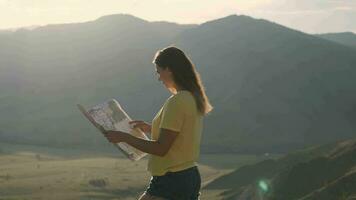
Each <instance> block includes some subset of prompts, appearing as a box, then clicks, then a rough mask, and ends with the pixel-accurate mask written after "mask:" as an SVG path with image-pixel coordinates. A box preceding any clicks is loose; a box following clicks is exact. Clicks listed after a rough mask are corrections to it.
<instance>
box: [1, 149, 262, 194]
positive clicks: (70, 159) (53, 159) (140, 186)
mask: <svg viewBox="0 0 356 200" xmlns="http://www.w3.org/2000/svg"><path fill="white" fill-rule="evenodd" d="M4 147H6V148H4ZM10 147H11V145H10V146H6V145H2V149H6V150H7V151H6V152H5V153H3V154H0V200H3V199H6V200H8V199H9V200H12V199H13V200H17V199H21V200H27V199H31V200H32V199H39V200H40V199H54V200H56V199H63V200H71V199H81V200H89V199H90V200H96V199H103V200H106V199H123V200H135V199H137V198H138V196H139V195H140V194H141V193H142V192H143V191H144V190H145V189H146V187H147V184H148V182H149V180H150V175H149V173H148V172H147V171H146V165H147V159H146V158H145V159H142V160H140V161H138V162H132V161H130V160H128V159H126V158H124V157H122V156H110V155H90V154H88V152H86V153H83V154H80V153H78V152H74V153H73V154H71V153H70V152H72V151H68V150H67V152H66V151H65V150H63V151H60V152H58V151H59V150H53V149H48V148H43V149H41V148H39V147H35V148H32V150H33V151H31V147H26V148H24V147H21V146H20V147H19V146H16V147H14V148H13V150H9V149H10ZM24 150H25V151H24ZM48 152H51V154H49V153H48ZM116 153H118V154H121V153H120V152H118V151H117V152H116ZM66 155H67V156H66ZM68 155H75V156H68ZM260 159H262V158H261V157H256V156H248V155H233V154H211V155H201V159H200V161H199V169H200V172H201V176H202V185H205V184H207V183H209V182H210V181H211V180H213V179H215V178H217V177H219V176H221V175H223V174H226V173H228V172H231V171H232V170H233V169H235V168H236V167H238V166H241V165H243V164H244V163H252V162H256V161H257V160H260ZM95 180H99V181H102V182H105V184H106V185H104V186H93V185H92V184H90V182H93V181H95ZM223 191H224V190H202V191H201V192H202V197H201V199H204V200H205V199H207V200H209V199H211V200H213V199H214V200H219V199H221V197H219V194H220V193H221V192H223Z"/></svg>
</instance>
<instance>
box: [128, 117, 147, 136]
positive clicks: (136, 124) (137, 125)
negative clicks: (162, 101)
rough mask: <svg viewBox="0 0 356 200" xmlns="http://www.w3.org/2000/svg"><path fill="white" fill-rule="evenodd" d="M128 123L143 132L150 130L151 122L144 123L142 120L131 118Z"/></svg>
mask: <svg viewBox="0 0 356 200" xmlns="http://www.w3.org/2000/svg"><path fill="white" fill-rule="evenodd" d="M129 124H130V125H131V124H132V125H133V128H139V129H141V130H142V131H143V132H145V133H150V132H151V124H149V123H146V122H144V121H142V120H133V121H130V122H129Z"/></svg>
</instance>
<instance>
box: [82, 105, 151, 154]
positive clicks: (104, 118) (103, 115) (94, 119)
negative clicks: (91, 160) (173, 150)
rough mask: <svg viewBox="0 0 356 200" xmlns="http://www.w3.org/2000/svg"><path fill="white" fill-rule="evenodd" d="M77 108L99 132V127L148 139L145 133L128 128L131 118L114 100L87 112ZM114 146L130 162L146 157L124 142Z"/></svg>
mask: <svg viewBox="0 0 356 200" xmlns="http://www.w3.org/2000/svg"><path fill="white" fill-rule="evenodd" d="M78 108H79V110H80V111H81V112H82V113H83V114H84V116H85V117H86V118H87V119H88V120H89V121H90V122H91V123H92V124H93V125H94V126H95V127H97V128H98V129H99V130H100V126H101V127H102V128H104V129H105V130H112V131H122V132H125V133H129V134H131V135H133V136H135V137H139V138H142V139H148V137H147V136H146V135H145V133H144V132H142V131H141V130H140V129H138V128H132V127H131V126H130V124H129V121H131V118H130V117H129V116H128V115H127V114H126V112H125V111H124V110H123V109H122V107H121V106H120V104H119V103H118V102H117V101H116V100H115V99H111V100H109V101H106V102H104V103H100V104H98V105H95V106H93V107H92V108H90V109H88V110H87V109H85V108H84V106H82V105H80V104H78ZM114 145H115V146H116V147H117V148H118V149H119V150H120V151H121V152H122V153H124V154H125V155H126V156H127V157H128V158H129V159H130V160H132V161H137V160H140V159H141V158H142V157H144V156H145V155H147V154H146V153H144V152H142V151H140V150H138V149H136V148H134V147H132V146H130V145H128V144H126V143H124V142H120V143H117V144H114Z"/></svg>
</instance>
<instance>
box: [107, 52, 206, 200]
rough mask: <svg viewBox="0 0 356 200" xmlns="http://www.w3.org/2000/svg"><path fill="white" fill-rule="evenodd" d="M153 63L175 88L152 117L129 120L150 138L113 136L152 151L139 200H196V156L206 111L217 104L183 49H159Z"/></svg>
mask: <svg viewBox="0 0 356 200" xmlns="http://www.w3.org/2000/svg"><path fill="white" fill-rule="evenodd" d="M153 63H154V64H155V65H156V72H157V74H158V76H159V78H158V80H159V81H162V82H163V84H164V85H165V87H166V88H167V89H168V90H169V91H170V92H171V93H172V95H171V96H170V97H169V98H168V99H167V100H166V102H165V103H164V105H163V106H162V108H161V109H160V110H159V111H158V113H157V114H156V116H155V117H154V119H153V120H152V126H151V125H150V124H148V123H145V122H143V121H132V122H130V123H131V124H133V126H134V127H135V128H136V127H137V128H141V129H142V130H143V131H144V132H151V140H144V139H141V138H137V137H134V136H132V135H130V134H127V133H123V132H118V131H107V134H106V137H107V139H108V140H109V141H110V142H113V143H118V142H126V143H127V144H129V145H131V146H133V147H135V148H137V149H139V150H141V151H143V152H146V153H148V154H150V157H149V161H148V168H147V169H148V171H149V172H150V173H151V175H152V177H151V181H150V184H149V187H148V188H147V190H146V191H145V192H144V193H143V194H142V196H141V197H140V200H152V199H155V200H158V199H159V200H163V199H168V200H196V199H199V195H200V192H199V190H200V184H201V177H200V173H199V170H198V168H197V163H196V161H197V160H198V157H199V152H200V149H199V147H200V138H201V132H202V125H203V124H202V123H203V117H204V115H206V114H208V113H209V112H210V111H211V110H212V106H211V105H210V103H209V99H208V98H207V96H206V95H205V92H204V87H203V85H202V83H201V80H200V77H199V74H198V73H197V72H196V70H195V67H194V65H193V64H192V62H191V61H190V60H189V58H188V57H187V56H186V55H185V54H184V52H183V51H182V50H180V49H178V48H176V47H173V46H170V47H167V48H165V49H162V50H160V51H158V52H157V53H156V55H155V57H154V60H153Z"/></svg>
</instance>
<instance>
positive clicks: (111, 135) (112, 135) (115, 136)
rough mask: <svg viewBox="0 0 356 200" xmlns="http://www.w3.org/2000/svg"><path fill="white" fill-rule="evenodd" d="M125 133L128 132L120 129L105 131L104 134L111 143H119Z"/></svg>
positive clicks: (122, 140)
mask: <svg viewBox="0 0 356 200" xmlns="http://www.w3.org/2000/svg"><path fill="white" fill-rule="evenodd" d="M127 134H128V133H125V132H121V131H106V132H105V134H104V136H105V137H106V138H107V139H108V140H109V142H111V143H119V142H124V139H125V136H126V135H127Z"/></svg>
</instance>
